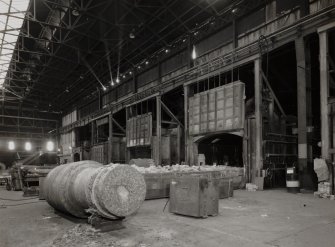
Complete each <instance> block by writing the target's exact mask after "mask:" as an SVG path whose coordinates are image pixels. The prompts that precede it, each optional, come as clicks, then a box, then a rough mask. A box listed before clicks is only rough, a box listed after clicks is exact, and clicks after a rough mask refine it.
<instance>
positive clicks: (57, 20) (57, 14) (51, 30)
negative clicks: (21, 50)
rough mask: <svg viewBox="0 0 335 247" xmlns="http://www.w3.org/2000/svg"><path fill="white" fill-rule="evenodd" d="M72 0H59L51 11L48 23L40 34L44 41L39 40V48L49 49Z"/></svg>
mask: <svg viewBox="0 0 335 247" xmlns="http://www.w3.org/2000/svg"><path fill="white" fill-rule="evenodd" d="M71 2H72V0H59V1H58V2H57V3H56V4H55V5H54V7H53V9H52V10H51V11H50V13H49V15H48V17H47V20H46V23H47V25H46V26H45V27H43V29H42V30H41V33H40V35H39V38H40V39H43V41H42V40H41V41H38V46H39V48H42V49H44V50H45V49H48V47H49V44H50V41H51V39H52V37H53V36H54V34H55V32H56V30H57V27H59V26H60V25H61V23H62V19H63V18H64V16H65V14H66V12H67V11H68V9H69V7H70V5H71Z"/></svg>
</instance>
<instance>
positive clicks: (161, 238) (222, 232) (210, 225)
mask: <svg viewBox="0 0 335 247" xmlns="http://www.w3.org/2000/svg"><path fill="white" fill-rule="evenodd" d="M21 195H22V192H8V191H5V190H4V188H2V187H0V198H11V199H23V197H22V196H21ZM23 203H29V204H23ZM165 203H166V200H165V199H164V200H163V199H162V200H151V201H145V202H144V204H143V206H142V207H141V209H140V210H139V212H138V213H137V214H136V215H134V216H132V217H129V218H128V219H127V220H126V221H125V222H124V225H125V228H124V229H121V230H117V231H112V232H108V233H100V232H97V231H96V230H95V229H93V228H92V227H90V226H89V225H87V224H85V223H83V222H81V223H78V222H77V223H75V222H73V221H71V220H69V219H65V218H63V217H61V216H59V215H57V214H55V212H54V210H53V209H52V208H51V207H50V206H49V205H48V204H47V203H46V202H45V201H39V200H38V199H30V200H26V201H4V200H1V199H0V246H1V247H22V246H29V247H30V246H34V247H35V246H36V247H42V246H43V247H44V246H45V247H48V246H49V247H51V246H54V247H63V246H64V247H65V246H71V247H77V246H78V247H79V246H80V247H82V246H90V247H93V246H97V247H98V246H102V247H104V246H122V247H124V246H138V247H149V246H150V247H160V246H169V247H170V246H199V247H200V246H201V247H203V246H205V247H211V246H228V247H235V246H248V247H253V246H255V247H262V246H267V247H269V246H292V247H293V246H294V247H300V246H301V247H302V246H304V247H309V246H310V247H327V246H329V247H334V246H335V201H330V200H327V199H320V198H314V197H313V195H311V194H297V195H293V194H289V193H287V192H286V191H284V190H272V191H263V192H260V191H259V192H247V191H243V190H240V191H235V195H234V198H231V199H224V200H220V215H219V216H216V217H209V218H207V219H195V218H189V217H183V216H178V215H173V214H170V213H168V212H167V211H168V210H167V209H166V210H165V212H163V208H164V205H165ZM17 204H23V205H17ZM4 205H16V206H4Z"/></svg>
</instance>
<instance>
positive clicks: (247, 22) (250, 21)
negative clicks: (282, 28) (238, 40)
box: [236, 8, 265, 34]
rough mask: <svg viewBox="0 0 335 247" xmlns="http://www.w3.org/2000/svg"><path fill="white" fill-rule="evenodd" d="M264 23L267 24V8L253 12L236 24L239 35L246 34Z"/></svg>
mask: <svg viewBox="0 0 335 247" xmlns="http://www.w3.org/2000/svg"><path fill="white" fill-rule="evenodd" d="M263 23H265V8H262V9H260V10H258V11H256V12H252V13H251V14H249V15H246V16H244V17H242V18H241V19H239V20H238V21H237V23H236V29H237V30H236V31H237V34H242V33H245V32H247V31H249V30H251V29H252V28H254V27H257V26H259V25H261V24H263Z"/></svg>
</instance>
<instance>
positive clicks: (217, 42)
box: [195, 25, 233, 56]
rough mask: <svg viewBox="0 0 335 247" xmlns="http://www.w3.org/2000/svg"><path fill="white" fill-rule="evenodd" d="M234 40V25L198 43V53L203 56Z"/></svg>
mask: <svg viewBox="0 0 335 247" xmlns="http://www.w3.org/2000/svg"><path fill="white" fill-rule="evenodd" d="M232 40H233V26H232V25H231V26H228V27H226V28H224V29H222V30H220V31H218V32H217V33H215V34H213V35H211V36H209V37H208V38H206V39H204V40H202V41H200V42H199V43H197V44H196V46H195V47H196V50H197V55H198V56H202V55H203V54H205V53H207V52H209V51H210V50H213V49H217V48H219V47H221V46H223V45H224V44H225V43H227V42H229V41H232Z"/></svg>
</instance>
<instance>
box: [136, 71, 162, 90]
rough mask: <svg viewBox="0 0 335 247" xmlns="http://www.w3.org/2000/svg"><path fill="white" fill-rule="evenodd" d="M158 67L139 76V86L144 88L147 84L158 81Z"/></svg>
mask: <svg viewBox="0 0 335 247" xmlns="http://www.w3.org/2000/svg"><path fill="white" fill-rule="evenodd" d="M158 74H159V73H158V66H155V67H153V68H151V69H149V70H147V71H145V72H144V73H142V74H139V75H138V77H137V86H138V87H139V88H140V87H143V86H145V85H146V84H148V83H150V82H152V81H155V80H157V79H158Z"/></svg>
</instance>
